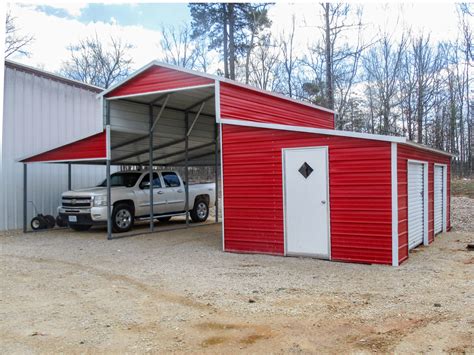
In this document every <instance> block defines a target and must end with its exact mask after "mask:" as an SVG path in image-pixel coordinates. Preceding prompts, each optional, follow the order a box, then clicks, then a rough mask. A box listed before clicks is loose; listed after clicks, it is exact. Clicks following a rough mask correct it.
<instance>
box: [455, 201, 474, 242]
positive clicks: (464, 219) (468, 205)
mask: <svg viewBox="0 0 474 355" xmlns="http://www.w3.org/2000/svg"><path fill="white" fill-rule="evenodd" d="M451 200H452V202H451V213H452V215H453V218H452V220H451V224H452V225H453V230H455V231H467V232H469V231H474V212H473V211H474V199H472V198H469V197H464V196H459V197H453V198H452V199H451ZM473 241H474V240H473Z"/></svg>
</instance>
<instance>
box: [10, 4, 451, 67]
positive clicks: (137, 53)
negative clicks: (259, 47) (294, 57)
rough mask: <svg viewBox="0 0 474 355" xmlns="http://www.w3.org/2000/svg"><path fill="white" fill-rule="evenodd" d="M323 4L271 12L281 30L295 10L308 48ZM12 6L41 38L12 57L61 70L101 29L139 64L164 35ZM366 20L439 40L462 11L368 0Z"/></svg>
mask: <svg viewBox="0 0 474 355" xmlns="http://www.w3.org/2000/svg"><path fill="white" fill-rule="evenodd" d="M43 4H46V3H43ZM48 4H49V5H51V6H54V7H58V8H62V9H63V10H65V11H67V12H68V13H69V14H70V15H71V16H73V17H74V16H78V15H80V14H81V10H82V9H83V8H84V6H85V4H79V3H53V4H52V3H51V2H50V3H48ZM318 6H319V5H317V4H311V3H301V4H288V3H284V2H279V3H277V4H276V5H275V6H273V7H272V9H271V11H270V17H271V19H272V21H273V25H272V32H273V33H275V34H276V33H280V32H281V31H282V30H283V29H289V28H290V26H291V25H290V24H291V17H292V14H295V16H296V24H297V32H296V36H297V43H298V47H299V49H300V50H304V48H305V47H306V45H307V43H308V42H309V41H311V40H312V39H314V38H318V37H319V35H320V34H319V32H318V29H317V28H316V26H317V25H318V24H319V22H320V18H319V15H318ZM9 8H10V9H11V12H12V14H13V15H14V16H15V17H16V18H17V20H16V21H17V22H16V23H17V26H18V27H19V28H21V30H22V31H23V32H24V33H30V34H33V35H34V36H35V38H36V40H35V42H34V43H33V45H32V46H31V47H30V51H31V53H32V54H31V56H30V57H28V58H27V57H11V59H13V60H17V61H20V62H22V63H25V64H28V65H32V66H35V67H39V68H43V69H45V70H48V71H57V70H59V68H60V67H61V64H62V62H63V61H64V60H65V59H67V58H68V56H69V53H68V51H67V49H66V47H67V46H68V45H69V44H71V43H75V42H77V41H78V40H79V39H81V38H84V37H86V36H90V35H94V33H96V32H97V33H98V35H99V37H103V38H107V37H109V36H110V35H113V36H114V37H120V38H122V39H123V40H124V41H126V42H130V43H132V44H133V45H134V46H135V48H134V49H133V50H132V52H131V55H132V57H133V60H134V67H135V69H137V68H139V67H141V66H143V65H145V64H146V63H148V62H149V61H151V60H153V59H156V57H157V56H158V55H159V52H158V47H157V46H156V44H157V43H158V42H159V39H160V34H159V32H158V31H155V30H152V29H146V28H144V27H143V26H141V25H139V24H137V25H135V26H123V25H120V24H117V23H115V21H114V19H113V18H111V19H110V21H109V22H108V23H104V22H95V23H93V22H90V23H83V22H80V21H78V20H76V19H74V18H60V17H56V16H52V15H47V14H46V13H44V12H40V11H37V10H35V7H34V6H26V5H17V4H10V5H9ZM363 21H364V22H365V23H366V24H367V25H369V26H368V30H367V31H368V33H367V37H374V36H375V35H376V34H377V33H378V32H380V30H387V31H389V32H392V31H400V30H401V28H402V27H403V25H402V24H403V23H404V24H405V25H404V26H406V27H411V28H412V30H413V33H415V34H417V33H419V32H425V33H431V37H432V39H433V40H449V39H455V38H456V35H457V16H456V11H455V7H454V4H453V3H438V4H432V3H405V4H397V3H391V4H389V5H383V4H379V3H368V4H366V5H365V6H364V15H363ZM397 22H398V25H397ZM177 25H179V24H177Z"/></svg>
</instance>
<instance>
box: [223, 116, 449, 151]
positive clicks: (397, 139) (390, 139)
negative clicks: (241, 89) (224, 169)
mask: <svg viewBox="0 0 474 355" xmlns="http://www.w3.org/2000/svg"><path fill="white" fill-rule="evenodd" d="M221 122H222V123H224V124H229V125H234V126H245V127H256V128H267V129H278V130H282V131H293V132H304V133H315V134H324V135H327V136H339V137H349V138H360V139H369V140H373V141H383V142H393V143H401V144H406V145H409V146H412V147H416V148H418V149H422V150H426V151H429V152H433V153H436V154H442V155H446V156H450V157H454V156H455V155H454V154H451V153H448V152H445V151H442V150H439V149H435V148H430V147H427V146H424V145H422V144H418V143H414V142H412V141H409V140H408V139H407V138H405V137H396V136H385V135H382V134H371V133H359V132H350V131H339V130H336V129H325V128H312V127H304V126H290V125H284V124H276V123H263V122H255V121H243V120H236V119H233V118H221Z"/></svg>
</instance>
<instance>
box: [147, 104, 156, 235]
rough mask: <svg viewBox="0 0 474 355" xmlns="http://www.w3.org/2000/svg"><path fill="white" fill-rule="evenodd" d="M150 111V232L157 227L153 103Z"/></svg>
mask: <svg viewBox="0 0 474 355" xmlns="http://www.w3.org/2000/svg"><path fill="white" fill-rule="evenodd" d="M149 113H150V118H149V119H150V128H149V132H150V135H149V140H148V141H149V152H148V176H149V178H150V232H153V229H154V227H155V224H154V221H153V217H154V213H153V207H154V206H153V204H154V202H153V131H154V127H153V105H150V106H149Z"/></svg>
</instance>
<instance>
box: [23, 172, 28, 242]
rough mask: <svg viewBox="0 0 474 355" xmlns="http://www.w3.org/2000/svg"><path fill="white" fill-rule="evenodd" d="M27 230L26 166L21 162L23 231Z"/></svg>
mask: <svg viewBox="0 0 474 355" xmlns="http://www.w3.org/2000/svg"><path fill="white" fill-rule="evenodd" d="M27 231H28V166H27V165H26V164H23V233H26V232H27Z"/></svg>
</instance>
